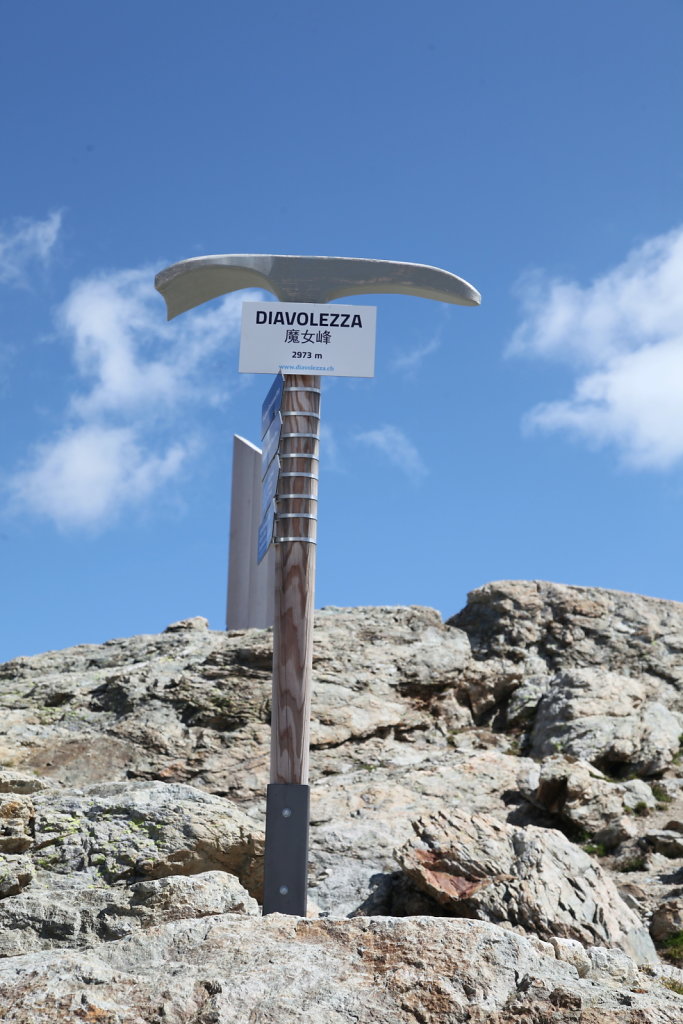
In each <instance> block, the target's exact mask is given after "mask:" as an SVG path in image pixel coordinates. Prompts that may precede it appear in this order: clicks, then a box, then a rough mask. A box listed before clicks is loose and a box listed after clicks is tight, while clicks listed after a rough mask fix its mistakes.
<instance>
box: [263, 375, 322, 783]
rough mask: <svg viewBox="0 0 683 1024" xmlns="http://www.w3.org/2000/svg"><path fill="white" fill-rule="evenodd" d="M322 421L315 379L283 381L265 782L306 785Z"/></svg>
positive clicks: (297, 378) (286, 378)
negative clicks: (268, 762)
mask: <svg viewBox="0 0 683 1024" xmlns="http://www.w3.org/2000/svg"><path fill="white" fill-rule="evenodd" d="M300 388H304V389H313V390H296V389H300ZM292 413H294V414H295V415H290V414H292ZM319 417H320V377H309V376H298V375H292V376H286V377H285V386H284V393H283V397H282V432H281V435H280V475H279V478H278V487H277V493H278V501H277V520H276V527H275V536H276V544H275V620H274V624H273V704H272V716H271V745H270V781H271V782H286V783H297V784H299V785H307V784H308V748H309V734H310V717H311V711H310V709H311V678H312V663H313V608H314V599H315V554H316V545H315V540H316V538H317V519H316V518H308V516H317V511H318V502H317V500H316V499H317V496H318V480H317V477H318V454H319V441H318V435H319V432H320V418H319ZM291 434H299V435H301V434H303V435H314V436H303V437H301V436H300V437H288V436H287V435H291ZM289 456H292V457H291V458H290V457H289ZM291 474H294V475H291ZM298 474H301V475H298ZM298 537H301V538H302V539H301V540H296V539H284V538H298Z"/></svg>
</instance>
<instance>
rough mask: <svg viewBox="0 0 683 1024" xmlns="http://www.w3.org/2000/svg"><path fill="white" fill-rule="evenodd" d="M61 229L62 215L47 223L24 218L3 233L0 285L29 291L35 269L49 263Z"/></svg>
mask: <svg viewBox="0 0 683 1024" xmlns="http://www.w3.org/2000/svg"><path fill="white" fill-rule="evenodd" d="M61 226H62V215H61V213H59V212H55V213H51V214H50V215H49V217H47V218H46V219H45V220H31V219H29V218H21V219H20V220H17V221H15V223H14V227H13V228H12V229H10V230H9V231H0V283H2V284H10V285H14V286H15V287H25V286H26V285H27V284H28V272H29V269H30V267H31V265H32V264H34V263H42V264H43V265H44V264H46V263H47V261H48V259H49V257H50V253H51V251H52V248H53V246H54V244H55V242H56V241H57V236H58V235H59V231H60V228H61Z"/></svg>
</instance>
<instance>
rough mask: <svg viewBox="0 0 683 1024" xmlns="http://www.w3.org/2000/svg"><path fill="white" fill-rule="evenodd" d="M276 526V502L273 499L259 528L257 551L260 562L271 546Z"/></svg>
mask: <svg viewBox="0 0 683 1024" xmlns="http://www.w3.org/2000/svg"><path fill="white" fill-rule="evenodd" d="M274 528H275V502H274V501H271V503H270V507H269V508H268V510H267V512H266V514H265V515H264V517H263V519H262V520H261V525H260V526H259V528H258V549H257V553H256V558H257V561H258V562H259V563H260V562H262V561H263V559H264V557H265V555H266V552H267V551H268V548H269V547H270V544H271V541H272V539H273V531H274Z"/></svg>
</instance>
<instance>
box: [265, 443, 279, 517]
mask: <svg viewBox="0 0 683 1024" xmlns="http://www.w3.org/2000/svg"><path fill="white" fill-rule="evenodd" d="M279 472H280V460H279V459H278V458H277V456H276V457H275V458H274V459H273V461H272V462H271V464H270V465H269V466H268V469H267V470H266V475H265V476H264V478H263V484H262V485H261V515H265V512H266V509H267V508H268V506H269V505H270V503H271V501H272V500H273V498H274V497H275V492H276V491H277V478H278V473H279Z"/></svg>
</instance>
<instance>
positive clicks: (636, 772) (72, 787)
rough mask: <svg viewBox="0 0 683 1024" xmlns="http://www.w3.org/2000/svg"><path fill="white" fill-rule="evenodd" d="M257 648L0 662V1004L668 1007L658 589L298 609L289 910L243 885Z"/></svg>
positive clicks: (668, 793) (201, 1021) (673, 703)
mask: <svg viewBox="0 0 683 1024" xmlns="http://www.w3.org/2000/svg"><path fill="white" fill-rule="evenodd" d="M271 651H272V635H271V633H270V632H269V631H267V630H250V631H242V632H234V633H227V634H226V633H221V632H214V631H211V630H209V629H208V627H207V623H206V620H204V619H201V618H195V619H188V620H185V621H183V622H180V623H174V624H173V625H172V626H169V627H168V629H167V630H166V631H165V632H164V633H162V634H160V635H158V636H138V637H130V638H125V639H121V640H112V641H109V642H108V643H105V644H102V645H84V646H81V647H76V648H71V649H69V650H66V651H58V652H50V653H47V654H44V655H39V656H35V657H31V658H18V659H15V660H14V661H13V662H9V663H7V664H5V665H2V666H0V706H2V715H0V957H3V958H4V959H1V960H0V1013H2V1019H3V1020H7V1021H15V1022H24V1021H26V1022H31V1024H33V1022H36V1024H41V1022H42V1021H46V1022H47V1021H50V1022H53V1021H60V1020H65V1021H67V1020H68V1021H77V1020H93V1021H100V1022H103V1024H124V1022H126V1024H127V1022H131V1024H132V1022H136V1024H137V1022H145V1024H149V1022H155V1024H168V1022H177V1024H209V1022H211V1024H216V1022H218V1024H220V1022H223V1021H225V1022H228V1021H243V1020H258V1021H259V1022H261V1021H264V1022H268V1021H273V1022H275V1021H277V1022H278V1024H279V1022H280V1021H289V1020H291V1021H295V1020H296V1021H297V1022H298V1021H308V1020H310V1021H316V1022H318V1021H320V1022H323V1024H325V1022H328V1021H329V1022H334V1024H341V1022H344V1021H354V1022H360V1024H366V1022H367V1024H374V1022H375V1021H377V1022H379V1021H382V1022H383V1024H384V1022H390V1024H391V1022H396V1024H399V1022H403V1021H406V1022H407V1021H410V1022H411V1024H413V1022H415V1021H416V1020H418V1021H420V1022H426V1024H432V1022H434V1024H436V1022H442V1021H443V1022H451V1021H453V1022H455V1021H458V1022H459V1021H480V1020H481V1021H492V1022H494V1024H507V1022H512V1021H528V1022H529V1024H545V1022H546V1021H547V1022H548V1024H549V1022H550V1021H553V1022H554V1021H567V1022H569V1021H572V1022H576V1024H602V1022H604V1024H608V1022H610V1024H611V1022H616V1021H620V1022H627V1024H630V1022H633V1024H636V1022H639V1024H640V1022H643V1024H649V1022H655V1024H657V1022H660V1021H661V1022H662V1024H669V1022H671V1024H674V1022H680V1021H681V1020H683V995H682V994H680V993H681V992H683V971H681V970H680V967H679V965H680V964H683V923H682V918H681V904H682V902H683V767H682V764H681V746H680V741H681V733H683V717H682V716H683V605H680V604H677V603H675V602H669V601H659V600H657V599H654V598H644V597H640V596H638V595H632V594H621V593H616V592H611V591H604V590H597V589H591V588H584V587H569V586H563V585H560V584H551V583H543V582H524V581H507V582H498V583H491V584H487V585H486V586H485V587H482V588H480V589H479V590H477V591H474V592H473V593H472V594H470V595H469V599H468V603H467V606H466V607H465V608H464V609H463V610H462V611H461V612H460V613H458V615H456V616H454V617H453V618H452V619H450V620H448V622H447V623H444V622H443V621H442V619H441V616H440V615H439V614H438V613H437V612H435V611H434V610H432V609H428V608H417V607H413V608H355V609H348V608H347V609H341V608H330V609H324V610H323V611H321V612H317V613H316V623H315V629H314V693H313V707H312V730H311V737H312V741H311V746H312V752H311V783H312V793H311V841H310V865H309V884H310V891H309V902H310V906H311V911H310V913H311V915H312V917H311V919H309V920H299V919H292V918H283V917H279V916H278V915H275V916H273V917H269V918H266V919H263V920H262V919H261V918H260V916H259V914H260V911H259V908H258V903H257V901H258V900H259V899H260V896H261V866H262V856H263V823H264V818H265V788H266V785H267V782H268V757H269V703H270V665H271ZM679 949H680V950H681V952H680V953H679V952H678V950H679ZM679 990H680V991H679ZM3 1000H4V1003H3Z"/></svg>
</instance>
